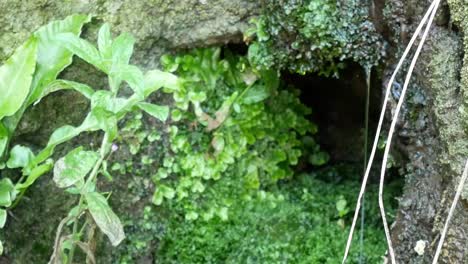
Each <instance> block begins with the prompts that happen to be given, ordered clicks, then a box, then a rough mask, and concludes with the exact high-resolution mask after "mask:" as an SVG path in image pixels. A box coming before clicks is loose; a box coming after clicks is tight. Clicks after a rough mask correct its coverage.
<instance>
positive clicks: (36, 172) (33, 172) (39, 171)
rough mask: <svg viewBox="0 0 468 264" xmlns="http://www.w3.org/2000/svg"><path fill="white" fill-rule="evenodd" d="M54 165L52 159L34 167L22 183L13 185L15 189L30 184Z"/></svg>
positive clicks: (23, 187) (24, 187)
mask: <svg viewBox="0 0 468 264" xmlns="http://www.w3.org/2000/svg"><path fill="white" fill-rule="evenodd" d="M53 167H54V162H53V161H52V160H50V159H49V160H47V161H46V162H45V164H42V165H40V166H37V167H34V169H32V170H31V172H30V173H29V175H28V177H27V178H26V181H25V182H24V183H17V184H16V186H15V189H16V190H21V189H26V188H28V187H29V186H31V185H32V184H33V183H34V182H35V181H36V180H37V179H38V178H39V177H41V176H42V175H44V174H45V173H47V172H49V171H50V170H51V169H52V168H53Z"/></svg>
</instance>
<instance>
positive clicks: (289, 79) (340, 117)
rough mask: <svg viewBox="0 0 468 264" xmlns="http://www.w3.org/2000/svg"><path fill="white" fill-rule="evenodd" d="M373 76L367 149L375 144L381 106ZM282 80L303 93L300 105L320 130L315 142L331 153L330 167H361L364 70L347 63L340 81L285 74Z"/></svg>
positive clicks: (313, 75) (377, 83)
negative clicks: (340, 165)
mask: <svg viewBox="0 0 468 264" xmlns="http://www.w3.org/2000/svg"><path fill="white" fill-rule="evenodd" d="M374 76H377V75H376V74H373V73H371V86H370V106H369V130H368V133H369V137H368V145H371V144H372V138H373V134H374V130H375V127H376V124H377V122H378V117H379V111H380V109H379V108H380V102H381V98H380V97H381V93H380V80H379V79H378V78H377V77H374ZM282 79H283V80H284V81H285V82H286V83H287V84H289V85H292V86H294V87H296V88H298V89H300V90H301V101H302V102H303V103H304V104H305V105H307V106H308V107H310V108H311V109H312V112H313V113H312V116H311V119H312V121H313V122H314V123H316V124H317V126H318V128H319V131H318V133H317V135H316V139H317V141H318V142H319V143H320V145H321V147H322V148H323V149H324V150H325V151H327V152H328V153H329V155H330V163H331V164H336V163H343V162H344V163H361V164H362V161H363V155H364V152H363V146H364V127H365V126H364V124H365V108H366V107H365V105H366V93H367V77H366V73H365V71H364V69H363V68H362V67H361V66H360V65H358V64H356V63H348V67H346V68H345V69H344V70H342V71H341V72H340V76H339V78H333V77H323V76H318V75H315V74H307V75H298V74H291V73H288V72H284V73H282ZM370 147H371V146H370ZM370 147H369V149H370Z"/></svg>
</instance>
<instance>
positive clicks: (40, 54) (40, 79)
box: [28, 15, 91, 105]
mask: <svg viewBox="0 0 468 264" xmlns="http://www.w3.org/2000/svg"><path fill="white" fill-rule="evenodd" d="M90 20H91V17H90V16H87V15H71V16H68V17H67V18H65V19H64V20H58V21H53V22H50V23H49V24H47V25H45V26H43V27H41V28H39V29H38V30H37V31H36V32H35V33H34V36H36V38H37V40H38V51H37V67H36V71H35V73H34V79H33V81H32V85H31V87H32V88H31V89H32V90H31V94H30V96H29V98H28V105H29V104H32V103H33V102H35V101H37V100H39V99H40V98H41V96H42V95H43V94H44V93H43V91H44V88H45V87H46V86H47V85H49V83H50V82H52V81H54V80H55V79H56V78H57V76H58V74H59V73H60V72H62V71H63V69H65V68H66V67H68V66H69V65H70V64H71V63H72V56H73V54H72V53H71V52H70V51H68V50H67V49H66V48H64V47H63V46H62V45H61V44H60V43H59V42H57V41H55V40H54V37H55V36H57V35H58V34H61V33H70V34H73V35H75V36H79V35H80V33H81V29H82V27H83V25H84V24H86V23H88V22H89V21H90Z"/></svg>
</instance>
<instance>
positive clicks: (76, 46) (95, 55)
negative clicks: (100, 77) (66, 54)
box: [56, 33, 109, 73]
mask: <svg viewBox="0 0 468 264" xmlns="http://www.w3.org/2000/svg"><path fill="white" fill-rule="evenodd" d="M56 41H57V42H58V43H61V44H62V45H63V46H64V47H65V48H66V49H68V50H69V51H70V52H72V53H73V54H75V55H77V56H78V57H80V58H81V59H83V60H85V61H86V62H88V63H89V64H91V65H93V66H94V67H96V68H98V69H100V70H101V71H103V72H105V73H108V72H109V68H108V67H106V65H105V63H104V62H103V59H102V58H101V55H100V53H99V51H98V50H97V49H96V47H94V46H93V45H92V44H91V43H89V42H88V41H86V40H84V39H82V38H79V37H78V36H76V35H74V34H73V33H62V34H58V35H57V36H56Z"/></svg>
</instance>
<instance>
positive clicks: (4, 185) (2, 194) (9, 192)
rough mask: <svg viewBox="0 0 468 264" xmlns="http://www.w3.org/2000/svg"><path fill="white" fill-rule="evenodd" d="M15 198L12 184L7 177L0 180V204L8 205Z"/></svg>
mask: <svg viewBox="0 0 468 264" xmlns="http://www.w3.org/2000/svg"><path fill="white" fill-rule="evenodd" d="M14 199H15V193H14V185H13V183H12V182H11V180H10V179H9V178H3V179H2V180H1V181H0V206H4V207H8V206H10V205H11V203H12V202H13V200H14Z"/></svg>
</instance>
